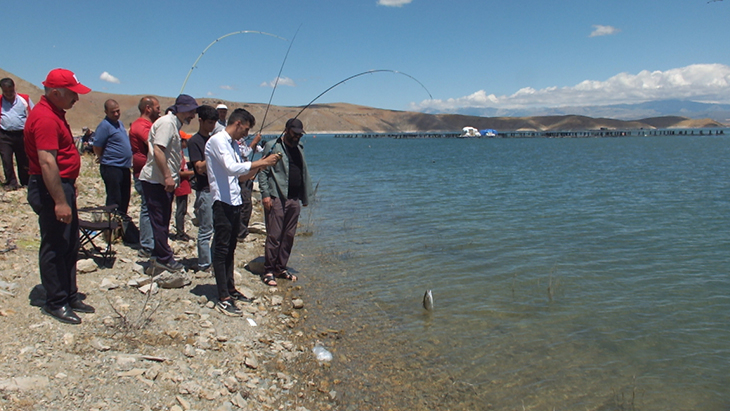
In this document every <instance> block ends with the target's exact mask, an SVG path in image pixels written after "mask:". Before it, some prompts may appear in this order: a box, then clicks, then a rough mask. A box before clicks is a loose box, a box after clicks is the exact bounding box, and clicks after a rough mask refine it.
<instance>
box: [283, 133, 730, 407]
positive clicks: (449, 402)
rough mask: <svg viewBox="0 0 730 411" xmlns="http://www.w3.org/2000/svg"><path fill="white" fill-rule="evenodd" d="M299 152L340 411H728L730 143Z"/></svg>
mask: <svg viewBox="0 0 730 411" xmlns="http://www.w3.org/2000/svg"><path fill="white" fill-rule="evenodd" d="M305 147H306V155H307V160H308V162H309V167H310V171H311V173H312V175H313V176H314V181H315V183H318V189H317V200H316V202H314V203H313V204H312V205H311V206H310V207H308V208H306V209H304V210H305V212H304V214H303V215H302V220H301V221H302V223H303V225H304V227H303V228H302V231H308V232H310V233H311V234H312V235H311V236H300V237H298V238H297V243H296V244H295V253H294V257H293V260H292V261H291V263H290V265H291V266H293V267H294V268H296V269H298V271H300V273H301V275H300V278H302V280H303V281H302V284H303V285H304V287H305V290H306V292H307V293H308V296H309V298H310V299H312V300H314V301H317V303H316V304H315V307H314V308H313V309H312V310H311V315H310V319H309V321H308V323H309V324H312V325H313V326H314V327H316V328H317V330H320V331H321V330H327V329H330V330H337V331H338V332H337V333H335V335H336V336H337V338H332V335H333V333H332V332H330V333H329V335H327V336H324V334H323V337H322V338H323V342H324V343H325V345H327V346H328V348H329V349H331V350H332V351H333V352H334V353H335V360H334V361H333V362H332V366H331V367H330V369H329V370H330V371H329V372H331V373H332V376H333V378H335V379H337V380H340V381H341V382H340V383H339V384H338V387H337V391H338V401H339V402H340V404H341V405H343V409H347V406H349V407H350V409H364V407H366V408H370V409H377V408H396V409H489V408H493V409H523V408H524V409H553V408H555V409H567V410H584V409H600V410H612V409H674V410H693V409H703V410H727V409H728V408H730V390H728V388H727V387H729V386H730V373H729V372H728V369H729V368H730V367H728V365H730V346H729V345H728V341H730V325H729V324H730V275H729V271H730V270H729V269H728V267H730V217H729V216H728V215H729V214H730V178H729V177H728V176H730V164H729V162H728V159H730V138H728V137H644V138H613V139H608V138H606V139H525V140H521V139H520V140H518V139H508V140H500V139H414V140H394V139H339V138H338V139H335V138H331V137H326V136H317V137H316V138H312V137H308V138H307V139H306V141H305ZM426 289H432V290H433V295H434V301H435V309H434V311H433V312H432V313H427V312H425V310H424V309H423V308H422V307H421V299H422V296H423V293H424V291H425V290H426Z"/></svg>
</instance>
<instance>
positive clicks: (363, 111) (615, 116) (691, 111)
mask: <svg viewBox="0 0 730 411" xmlns="http://www.w3.org/2000/svg"><path fill="white" fill-rule="evenodd" d="M2 77H11V78H13V79H14V80H15V83H16V88H17V90H18V92H20V93H25V94H29V95H30V97H31V99H32V100H33V101H34V102H38V100H39V99H40V96H41V94H42V93H43V90H41V89H40V88H39V87H37V86H35V85H34V84H32V83H31V82H29V81H26V80H24V79H21V78H20V77H18V76H16V75H13V74H12V73H8V72H6V71H4V70H2V69H0V78H2ZM38 83H39V84H40V80H38ZM141 97H142V96H141V95H136V96H134V95H123V94H109V93H102V92H98V91H92V92H91V93H89V94H87V95H84V96H81V98H80V100H79V101H78V102H77V103H76V105H75V106H74V108H73V109H71V110H69V111H68V113H67V114H66V119H67V121H68V123H69V125H70V126H71V129H72V131H73V133H74V134H76V135H80V134H81V128H82V127H90V128H91V129H95V128H96V126H97V125H98V124H99V122H100V121H101V120H102V119H103V118H104V102H105V101H106V100H107V99H115V100H116V101H117V102H118V103H119V106H120V107H121V109H122V117H121V120H122V123H123V124H125V125H126V126H127V127H129V124H131V122H132V121H134V119H136V118H137V117H138V116H139V111H138V110H137V103H138V102H139V99H140V98H141ZM194 97H195V96H194ZM157 98H158V99H159V100H160V105H161V106H162V108H163V110H164V109H165V108H166V107H169V106H171V105H172V104H174V101H175V98H174V97H165V96H157ZM196 99H197V101H198V103H200V104H209V105H213V106H215V105H216V104H217V103H219V102H222V103H225V104H226V105H227V106H228V108H229V112H230V111H232V110H233V109H235V108H239V107H242V108H245V109H246V110H248V111H250V112H251V114H253V115H254V116H255V117H256V119H258V120H259V121H262V120H263V117H264V113H265V112H266V109H267V107H266V104H262V103H244V102H234V101H226V100H219V99H213V98H210V97H196ZM301 109H302V107H286V106H275V105H272V106H271V107H269V109H268V113H266V114H267V116H266V123H267V124H265V125H264V128H263V131H262V133H264V134H278V133H280V132H281V131H282V130H283V129H284V123H285V122H286V120H287V119H288V118H291V117H294V116H296V115H297V114H299V112H300V111H301ZM299 118H300V119H301V120H302V121H303V122H304V129H305V130H306V131H307V132H308V133H310V134H312V133H370V132H387V133H394V132H429V131H447V132H448V131H461V129H462V128H463V127H465V126H471V127H476V128H478V129H480V130H481V129H486V128H492V129H496V130H497V131H511V130H535V131H555V130H561V131H574V130H596V129H600V128H608V129H641V128H643V129H653V128H699V127H726V126H725V125H724V124H722V123H730V121H729V120H728V119H730V106H728V105H714V104H703V103H695V102H688V101H678V100H671V101H662V102H654V103H643V104H634V105H615V106H606V107H574V108H567V107H566V108H561V109H545V110H544V111H534V112H529V113H528V112H523V111H517V110H512V111H510V110H491V111H490V110H487V111H485V110H483V109H482V110H477V111H470V112H469V113H458V114H457V113H451V114H444V113H420V112H412V111H398V110H383V109H377V108H372V107H365V106H358V105H353V104H348V103H333V104H315V105H312V106H310V107H309V108H308V109H306V110H305V111H303V112H302V113H301V115H300V116H299ZM260 127H261V125H260V124H257V125H256V126H255V127H254V131H258V130H259V129H260ZM197 128H198V122H197V121H193V122H192V123H191V124H190V125H188V126H185V127H184V128H183V129H184V130H185V131H186V132H188V133H195V132H196V131H197Z"/></svg>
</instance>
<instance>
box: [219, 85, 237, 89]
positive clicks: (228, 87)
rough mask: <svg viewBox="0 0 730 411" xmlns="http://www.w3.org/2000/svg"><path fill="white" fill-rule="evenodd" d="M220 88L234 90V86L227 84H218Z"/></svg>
mask: <svg viewBox="0 0 730 411" xmlns="http://www.w3.org/2000/svg"><path fill="white" fill-rule="evenodd" d="M220 88H222V89H223V90H235V89H236V88H235V87H233V86H228V85H222V86H220Z"/></svg>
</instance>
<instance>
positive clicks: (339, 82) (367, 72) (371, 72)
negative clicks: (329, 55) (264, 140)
mask: <svg viewBox="0 0 730 411" xmlns="http://www.w3.org/2000/svg"><path fill="white" fill-rule="evenodd" d="M374 73H394V74H401V75H404V76H406V77H408V78H410V79H411V80H413V81H415V82H416V83H418V84H419V85H420V86H421V87H422V88H423V89H424V90H426V93H427V94H428V97H429V98H430V99H431V100H433V96H432V95H431V92H430V91H428V89H427V88H426V86H424V85H423V83H421V82H420V81H418V79H417V78H415V77H413V76H411V75H410V74H407V73H404V72H402V71H398V70H389V69H377V70H368V71H363V72H362V73H358V74H354V75H352V76H350V77H347V78H346V79H344V80H340V81H338V82H337V83H335V84H334V85H332V86H330V87H329V88H328V89H327V90H325V91H323V92H321V93H319V95H318V96H317V97H315V98H313V99H312V101H310V102H309V103H308V104H307V105H306V106H304V108H302V109H301V110H300V111H299V112H298V113H297V115H296V116H294V118H298V117H299V115H300V114H302V113H303V112H304V110H306V109H308V108H309V106H311V105H312V104H314V102H315V101H317V100H318V99H319V98H320V97H322V96H323V95H325V94H327V93H328V92H329V91H330V90H332V89H333V88H335V87H337V86H339V85H341V84H344V83H346V82H348V81H350V80H352V79H354V78H356V77H360V76H364V75H366V74H374ZM284 116H286V114H285V115H284ZM284 116H280V117H278V118H277V119H276V120H274V121H272V122H271V123H269V124H267V125H266V126H265V127H268V126H270V125H271V124H273V123H274V122H276V121H278V120H279V119H281V118H282V117H284ZM283 134H284V132H282V133H281V135H283ZM281 135H280V136H279V138H281Z"/></svg>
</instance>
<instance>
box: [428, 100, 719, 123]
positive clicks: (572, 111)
mask: <svg viewBox="0 0 730 411" xmlns="http://www.w3.org/2000/svg"><path fill="white" fill-rule="evenodd" d="M426 112H428V113H430V114H439V113H436V112H434V111H426ZM440 114H443V113H440ZM449 114H462V115H467V116H479V117H533V116H564V115H580V116H587V117H603V118H613V119H617V120H637V119H643V118H649V117H663V116H679V117H687V118H691V119H703V118H710V119H713V120H715V121H717V122H720V123H724V124H730V104H711V103H698V102H696V101H690V100H658V101H648V102H645V103H638V104H614V105H608V106H571V107H557V108H548V107H542V108H527V109H499V108H464V109H458V110H454V111H452V112H450V113H449Z"/></svg>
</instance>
